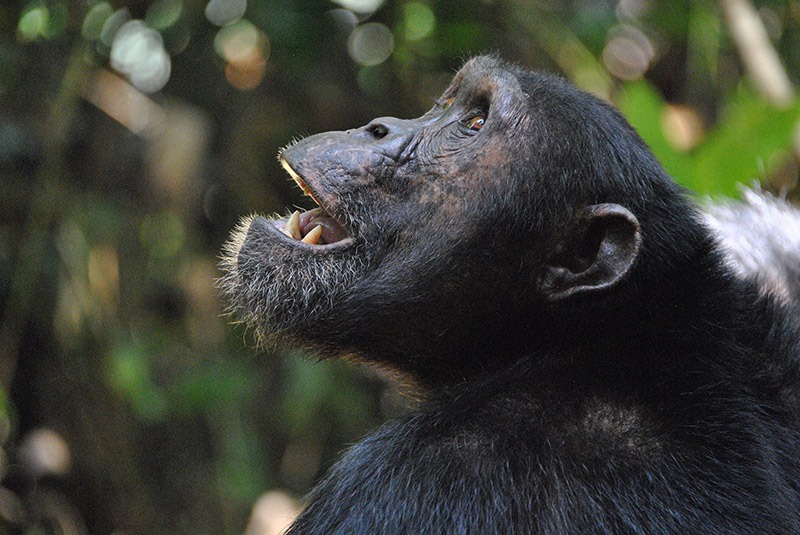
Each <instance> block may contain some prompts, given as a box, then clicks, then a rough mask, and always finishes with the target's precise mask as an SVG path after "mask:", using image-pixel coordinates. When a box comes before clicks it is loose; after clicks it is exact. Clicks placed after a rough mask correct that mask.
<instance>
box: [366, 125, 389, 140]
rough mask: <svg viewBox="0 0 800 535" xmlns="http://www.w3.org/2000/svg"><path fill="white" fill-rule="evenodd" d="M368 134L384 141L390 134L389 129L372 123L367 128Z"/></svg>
mask: <svg viewBox="0 0 800 535" xmlns="http://www.w3.org/2000/svg"><path fill="white" fill-rule="evenodd" d="M367 133H369V134H370V135H371V136H372V137H374V138H375V139H383V138H385V137H386V136H387V135H388V134H389V129H388V128H387V127H386V125H384V124H381V123H372V124H371V125H369V126H367Z"/></svg>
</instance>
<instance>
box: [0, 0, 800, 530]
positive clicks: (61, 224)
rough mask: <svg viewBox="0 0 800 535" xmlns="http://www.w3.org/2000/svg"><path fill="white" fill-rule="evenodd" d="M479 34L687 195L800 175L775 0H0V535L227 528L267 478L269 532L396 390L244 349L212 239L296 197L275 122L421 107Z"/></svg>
mask: <svg viewBox="0 0 800 535" xmlns="http://www.w3.org/2000/svg"><path fill="white" fill-rule="evenodd" d="M747 20H750V21H751V22H755V23H756V24H755V25H751V26H748V27H747V28H750V29H749V30H748V29H745V30H741V31H740V30H739V29H738V28H740V26H741V23H742V22H743V21H747ZM753 28H754V29H753ZM483 52H490V53H498V54H500V55H501V56H503V57H504V58H505V59H507V60H511V61H515V62H518V63H521V64H523V65H525V66H528V67H532V68H539V69H545V70H548V71H553V72H559V73H562V74H563V75H564V76H566V77H568V78H570V79H572V80H573V81H575V82H576V83H577V84H578V85H579V86H581V87H583V88H584V89H587V90H589V91H592V92H594V93H596V94H598V95H600V96H602V97H603V98H607V99H609V100H611V101H613V102H614V103H615V104H617V105H618V106H620V107H621V108H622V110H623V111H624V112H625V113H626V114H627V115H628V117H629V118H630V120H631V121H632V122H633V124H634V125H635V126H636V127H637V128H639V130H640V132H641V133H642V135H643V136H644V137H645V139H646V140H647V141H648V142H649V143H650V144H651V146H652V147H653V149H654V151H655V152H656V154H657V156H658V157H659V158H660V159H661V160H662V162H664V164H665V165H666V167H667V168H668V170H669V171H670V172H671V173H672V174H673V175H674V176H675V177H676V179H677V180H678V181H680V182H681V183H682V184H684V185H686V186H688V187H689V188H692V189H694V190H695V191H698V192H700V193H701V194H702V196H701V197H700V200H701V201H702V200H703V198H704V196H705V195H733V196H735V195H736V194H737V191H738V190H737V183H740V182H744V183H746V184H753V183H754V181H760V182H761V183H762V185H763V187H765V188H767V189H770V190H772V191H775V192H779V193H786V194H788V195H789V196H790V197H793V196H796V195H797V193H796V188H795V186H796V184H797V176H798V167H797V162H798V159H797V156H798V148H799V147H800V136H798V134H797V124H798V109H799V108H798V100H797V98H796V96H795V89H794V88H795V86H796V84H797V83H798V82H800V1H796V0H792V1H788V0H784V1H779V0H774V1H758V2H755V3H752V2H751V1H750V0H726V1H720V2H711V1H706V0H695V1H682V0H677V1H671V2H656V1H655V0H622V1H619V2H613V1H589V0H583V1H554V0H539V1H528V2H526V1H522V0H483V1H480V0H472V1H466V0H464V1H456V0H453V1H447V2H435V3H434V2H426V1H424V0H418V1H411V2H401V1H391V0H385V1H383V2H381V1H380V0H339V2H331V1H328V0H324V1H323V0H308V1H300V0H262V1H258V0H250V1H249V2H247V1H246V0H227V1H221V0H212V1H211V2H207V1H206V0H156V1H152V2H151V1H136V0H131V1H129V2H124V1H113V2H100V1H97V0H80V1H78V0H37V1H27V0H26V1H21V0H11V1H5V2H4V3H2V5H0V444H2V450H0V533H6V532H9V533H17V532H19V533H36V534H40V533H100V534H105V533H119V534H154V533H241V532H242V531H243V530H244V529H245V526H246V525H247V522H248V515H249V514H250V511H251V509H252V508H253V505H254V504H255V503H256V502H257V500H258V499H259V497H260V496H264V495H265V493H267V494H266V498H264V499H262V501H260V502H258V503H259V504H260V505H259V507H258V510H259V518H260V521H261V522H267V523H269V522H272V527H269V526H266V525H265V524H258V525H260V526H261V527H260V528H259V527H257V524H256V523H254V524H252V525H251V533H261V534H266V533H273V532H274V531H271V530H274V529H275V528H274V526H275V525H279V524H280V523H281V522H282V521H283V520H282V517H281V516H280V514H281V511H282V510H284V509H285V508H286V504H287V503H288V504H291V502H290V501H289V500H290V499H291V498H294V497H298V496H301V495H302V494H303V493H304V492H305V491H306V490H307V489H308V488H309V486H310V485H311V484H312V483H313V482H314V481H315V480H316V478H318V477H319V476H320V474H321V473H323V471H324V470H325V468H326V467H327V466H328V465H329V464H330V463H331V462H332V461H333V460H334V459H335V458H336V457H337V455H338V453H339V452H340V451H341V450H342V449H343V448H344V447H346V445H347V444H348V443H351V442H353V441H355V440H357V439H358V438H359V437H361V436H363V435H364V434H365V433H367V432H368V431H369V430H370V429H373V428H375V427H376V426H377V425H379V424H380V422H381V421H383V420H384V419H386V418H387V417H391V416H393V415H397V414H399V413H401V412H402V411H403V410H404V408H403V407H404V402H403V399H402V397H401V395H400V394H398V392H396V391H395V390H394V389H393V388H392V387H391V386H389V385H387V384H386V383H385V382H383V381H382V380H381V378H380V377H378V376H377V375H375V374H373V373H372V372H370V371H368V370H364V369H357V368H353V367H346V366H344V365H343V364H341V363H322V364H317V363H314V362H313V361H312V360H311V359H303V358H301V356H299V355H297V354H294V353H292V352H290V351H279V352H276V353H271V352H270V353H268V354H267V353H265V352H263V351H262V352H259V351H258V350H257V349H255V347H254V344H253V341H252V339H251V338H250V336H249V335H248V333H247V331H246V330H245V329H244V328H243V327H242V326H231V325H228V324H227V319H226V318H225V317H224V316H223V315H222V306H221V304H220V303H219V302H218V298H217V293H216V290H215V288H214V279H215V278H216V277H217V276H219V272H218V271H217V269H216V263H217V260H218V255H219V251H220V248H221V246H222V244H223V242H224V240H225V239H226V237H227V235H228V233H229V231H230V229H231V228H232V227H233V226H234V225H235V224H236V222H237V220H238V218H239V217H241V216H243V215H246V214H248V213H252V212H260V213H271V212H281V213H283V212H285V210H286V207H288V206H292V205H301V206H306V207H308V204H307V202H306V201H304V200H303V199H302V198H301V196H300V192H299V191H298V189H297V188H296V187H295V186H294V184H293V183H292V182H291V181H290V180H288V177H287V176H286V175H285V173H284V172H283V171H282V170H281V169H280V166H279V165H278V163H277V161H276V158H275V155H276V153H277V151H278V149H279V148H280V147H281V146H283V145H285V144H287V143H289V142H290V141H291V140H292V139H293V138H294V137H299V136H303V135H306V134H310V133H314V132H318V131H323V130H328V129H345V128H351V127H355V126H360V125H363V124H365V123H367V122H368V121H369V119H371V118H372V117H375V116H381V115H396V116H400V117H413V116H417V115H420V114H421V113H423V112H424V111H426V110H427V109H428V108H429V107H430V106H431V104H432V102H433V99H435V98H436V97H437V96H438V95H439V93H440V92H441V91H442V90H443V89H444V88H445V87H446V85H447V83H448V81H449V79H450V77H451V76H452V74H453V72H454V71H455V70H456V69H457V68H458V67H459V65H460V64H461V63H462V61H463V60H464V59H465V58H467V57H469V56H470V55H473V54H476V53H483Z"/></svg>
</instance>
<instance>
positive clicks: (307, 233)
mask: <svg viewBox="0 0 800 535" xmlns="http://www.w3.org/2000/svg"><path fill="white" fill-rule="evenodd" d="M280 161H281V165H282V166H283V168H284V169H286V172H288V173H289V176H291V177H292V179H293V180H294V181H295V182H296V183H297V185H298V186H300V189H302V190H303V193H305V194H306V195H307V196H309V197H311V198H312V199H313V200H314V202H315V203H317V205H318V207H317V208H314V209H313V210H308V211H305V212H301V211H299V210H297V211H295V212H294V213H293V214H292V215H291V216H290V217H289V218H287V219H278V220H274V221H273V224H274V225H275V226H276V228H278V229H279V230H280V231H281V232H283V233H284V234H285V235H286V236H288V237H290V238H292V239H294V240H297V241H299V242H302V243H305V244H307V245H315V246H323V245H334V244H344V243H345V242H348V243H349V242H350V241H352V236H351V235H350V232H349V231H348V230H347V228H346V227H345V226H344V225H343V224H342V223H341V222H340V221H339V220H338V219H337V218H336V217H334V216H333V215H331V214H329V213H328V212H327V211H326V210H325V206H324V204H323V203H322V202H321V201H320V199H319V197H318V196H317V195H316V194H315V193H314V191H313V190H312V189H311V188H310V187H309V186H308V184H306V183H305V181H304V180H303V178H302V177H301V176H300V175H299V174H297V172H296V171H295V170H294V169H292V167H291V166H290V165H289V163H288V162H287V161H286V160H285V159H283V158H281V160H280Z"/></svg>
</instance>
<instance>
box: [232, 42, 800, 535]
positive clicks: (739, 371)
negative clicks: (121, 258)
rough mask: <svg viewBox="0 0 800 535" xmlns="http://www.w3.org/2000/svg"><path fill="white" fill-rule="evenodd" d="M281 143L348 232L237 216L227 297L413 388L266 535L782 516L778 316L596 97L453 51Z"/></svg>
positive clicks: (794, 515)
mask: <svg viewBox="0 0 800 535" xmlns="http://www.w3.org/2000/svg"><path fill="white" fill-rule="evenodd" d="M475 117H485V118H486V121H485V125H484V126H483V128H482V129H481V130H480V131H477V130H476V129H471V128H469V126H470V125H472V124H473V121H472V120H473V119H474V118H475ZM282 158H283V160H284V161H285V162H286V165H287V168H289V169H291V172H292V173H295V174H296V175H297V176H298V179H299V180H301V181H303V182H304V183H305V184H307V187H308V188H309V189H310V190H311V191H313V193H314V196H315V198H317V200H318V201H320V202H321V203H322V205H323V207H324V208H325V212H326V216H325V217H328V218H329V219H325V220H324V221H325V223H326V224H330V225H332V226H336V225H338V224H341V225H343V227H342V228H344V227H346V228H347V230H348V232H349V233H350V236H351V237H350V238H348V239H347V240H343V241H340V242H337V243H336V244H334V245H326V246H323V247H319V246H304V245H302V244H299V243H297V242H296V241H294V240H292V239H290V238H286V237H284V236H282V235H280V234H279V233H278V232H276V228H277V229H280V228H282V227H283V226H284V225H285V224H286V223H285V222H284V221H276V222H267V221H266V220H263V219H260V218H256V219H255V220H252V221H250V220H248V221H246V222H245V224H243V226H242V228H241V229H239V231H237V233H236V235H235V237H234V239H233V240H232V242H231V244H230V245H229V247H228V257H227V260H226V261H225V268H226V270H227V273H226V276H225V277H224V278H223V280H222V283H221V285H222V289H223V292H224V293H225V294H226V295H227V297H228V299H229V301H230V302H231V307H232V309H233V312H234V313H235V314H238V315H239V316H240V317H241V318H243V319H244V320H245V321H247V322H248V323H250V324H251V325H252V326H254V328H255V329H256V330H257V332H258V333H259V335H260V336H261V337H262V338H263V339H264V340H265V341H272V342H275V341H277V342H289V343H294V344H299V345H302V346H304V347H307V348H310V349H311V350H314V351H317V352H318V353H319V354H320V355H322V356H325V357H329V356H350V357H355V358H359V359H362V360H366V361H369V362H373V363H376V364H378V365H380V366H383V367H385V368H389V369H391V370H395V371H396V372H397V373H398V374H399V375H400V376H401V377H402V379H403V380H405V381H407V382H409V383H411V384H412V385H414V387H415V389H416V390H415V392H416V394H417V395H418V396H419V397H420V404H419V406H418V408H417V409H416V410H415V411H414V412H413V413H411V414H410V415H409V416H407V417H405V418H401V419H399V420H397V421H393V422H390V423H388V424H386V425H385V426H384V427H383V428H381V429H380V430H379V431H378V432H376V433H375V434H373V435H372V436H370V437H368V438H367V439H365V440H364V441H362V442H361V443H359V444H357V445H356V446H354V447H353V448H352V449H351V450H350V451H349V452H347V454H346V455H345V456H344V458H343V459H342V461H341V462H340V463H339V464H337V465H336V466H335V467H334V468H333V469H332V470H331V472H330V473H329V474H328V476H327V477H326V478H325V479H324V480H323V481H322V482H321V483H320V484H319V485H318V486H317V488H316V489H315V490H314V491H313V492H312V494H311V496H310V497H309V500H308V506H307V508H306V510H305V511H304V512H303V513H302V514H301V516H300V517H299V518H298V520H297V521H296V523H295V524H294V525H293V527H292V528H291V529H290V531H289V533H291V534H331V533H341V534H345V533H346V534H353V533H358V534H362V533H398V534H399V533H409V534H411V533H414V534H416V533H481V534H483V533H514V534H526V533H531V534H533V533H726V534H727V533H800V447H798V446H799V445H800V422H799V421H798V416H799V415H800V398H798V386H799V385H800V376H799V375H798V373H799V369H798V357H799V356H800V334H799V333H798V330H797V324H796V322H795V321H794V320H793V319H792V316H791V315H792V314H796V311H792V308H791V306H792V304H791V303H790V302H787V301H786V300H784V301H779V300H777V299H775V297H774V296H773V295H772V294H773V293H774V292H769V291H767V292H765V291H763V289H762V288H761V287H759V285H758V284H757V283H756V281H754V280H752V279H751V278H749V277H746V276H741V275H737V274H735V273H734V272H733V271H732V270H731V269H730V268H729V264H730V259H729V257H726V256H724V254H723V253H722V252H721V251H720V249H719V247H718V245H717V241H716V238H715V236H714V234H713V233H712V232H711V231H710V230H709V228H708V227H707V224H706V222H705V220H704V217H705V216H704V215H702V214H701V212H700V211H698V209H697V208H696V207H695V206H694V204H693V203H692V202H690V200H689V199H688V198H687V196H686V195H685V193H684V192H683V191H682V190H681V189H680V188H679V187H678V186H676V185H675V184H674V183H673V182H672V181H671V180H670V178H669V177H668V176H667V175H666V173H665V172H664V170H663V169H662V168H661V166H660V165H659V164H658V163H657V162H656V161H655V159H654V157H653V156H652V154H651V153H650V151H649V150H648V149H647V147H646V146H645V145H644V143H643V142H642V141H641V140H640V139H639V137H638V136H637V135H636V133H635V132H634V131H633V130H632V129H631V127H630V126H629V125H628V124H627V123H626V122H625V120H624V119H623V118H622V117H621V116H620V114H619V113H617V112H616V111H615V110H613V109H612V108H611V107H610V106H608V105H607V104H605V103H603V102H600V101H599V100H597V99H595V98H594V97H591V96H589V95H587V94H584V93H582V92H580V91H578V90H576V89H575V88H573V87H572V86H571V85H569V84H568V83H566V82H564V81H562V80H560V79H558V78H553V77H549V76H544V75H541V74H538V73H532V72H529V71H525V70H522V69H519V68H517V67H515V66H510V65H507V64H504V63H502V62H500V61H499V60H497V59H495V58H476V59H473V60H471V61H470V62H469V63H468V64H467V65H466V66H465V67H464V68H463V69H462V70H461V71H460V72H459V74H457V75H456V78H455V79H454V82H453V85H452V86H451V88H450V89H448V91H447V92H446V93H445V95H444V97H443V99H442V101H441V103H440V104H439V105H437V106H436V107H435V108H434V109H433V110H431V111H430V112H429V113H428V114H426V115H425V116H423V117H421V118H419V119H416V120H413V121H400V120H397V119H392V118H383V119H378V120H376V121H374V122H373V123H370V125H367V126H366V127H364V128H362V129H358V130H354V131H348V132H339V133H329V134H322V135H318V136H313V137H311V138H308V139H306V140H303V141H301V142H300V143H298V144H296V145H293V146H292V147H290V148H288V149H287V150H286V151H285V152H284V153H283V154H282ZM334 221H336V222H338V223H335V222H334ZM304 232H305V230H304ZM297 280H300V281H303V282H302V284H301V285H295V284H294V283H293V282H292V281H297ZM314 281H317V283H316V284H315V282H314ZM309 284H312V285H313V286H311V287H308V285H309ZM300 290H302V292H303V295H302V298H301V297H298V296H297V292H298V291H300Z"/></svg>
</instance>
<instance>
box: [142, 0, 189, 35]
mask: <svg viewBox="0 0 800 535" xmlns="http://www.w3.org/2000/svg"><path fill="white" fill-rule="evenodd" d="M181 13H183V2H182V1H181V0H158V1H157V2H155V3H153V4H152V5H151V6H150V7H149V8H147V15H146V16H145V18H144V21H145V23H146V24H147V25H148V26H149V27H150V28H153V29H154V30H166V29H167V28H170V27H172V26H173V25H174V24H175V23H176V22H178V19H180V18H181Z"/></svg>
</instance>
